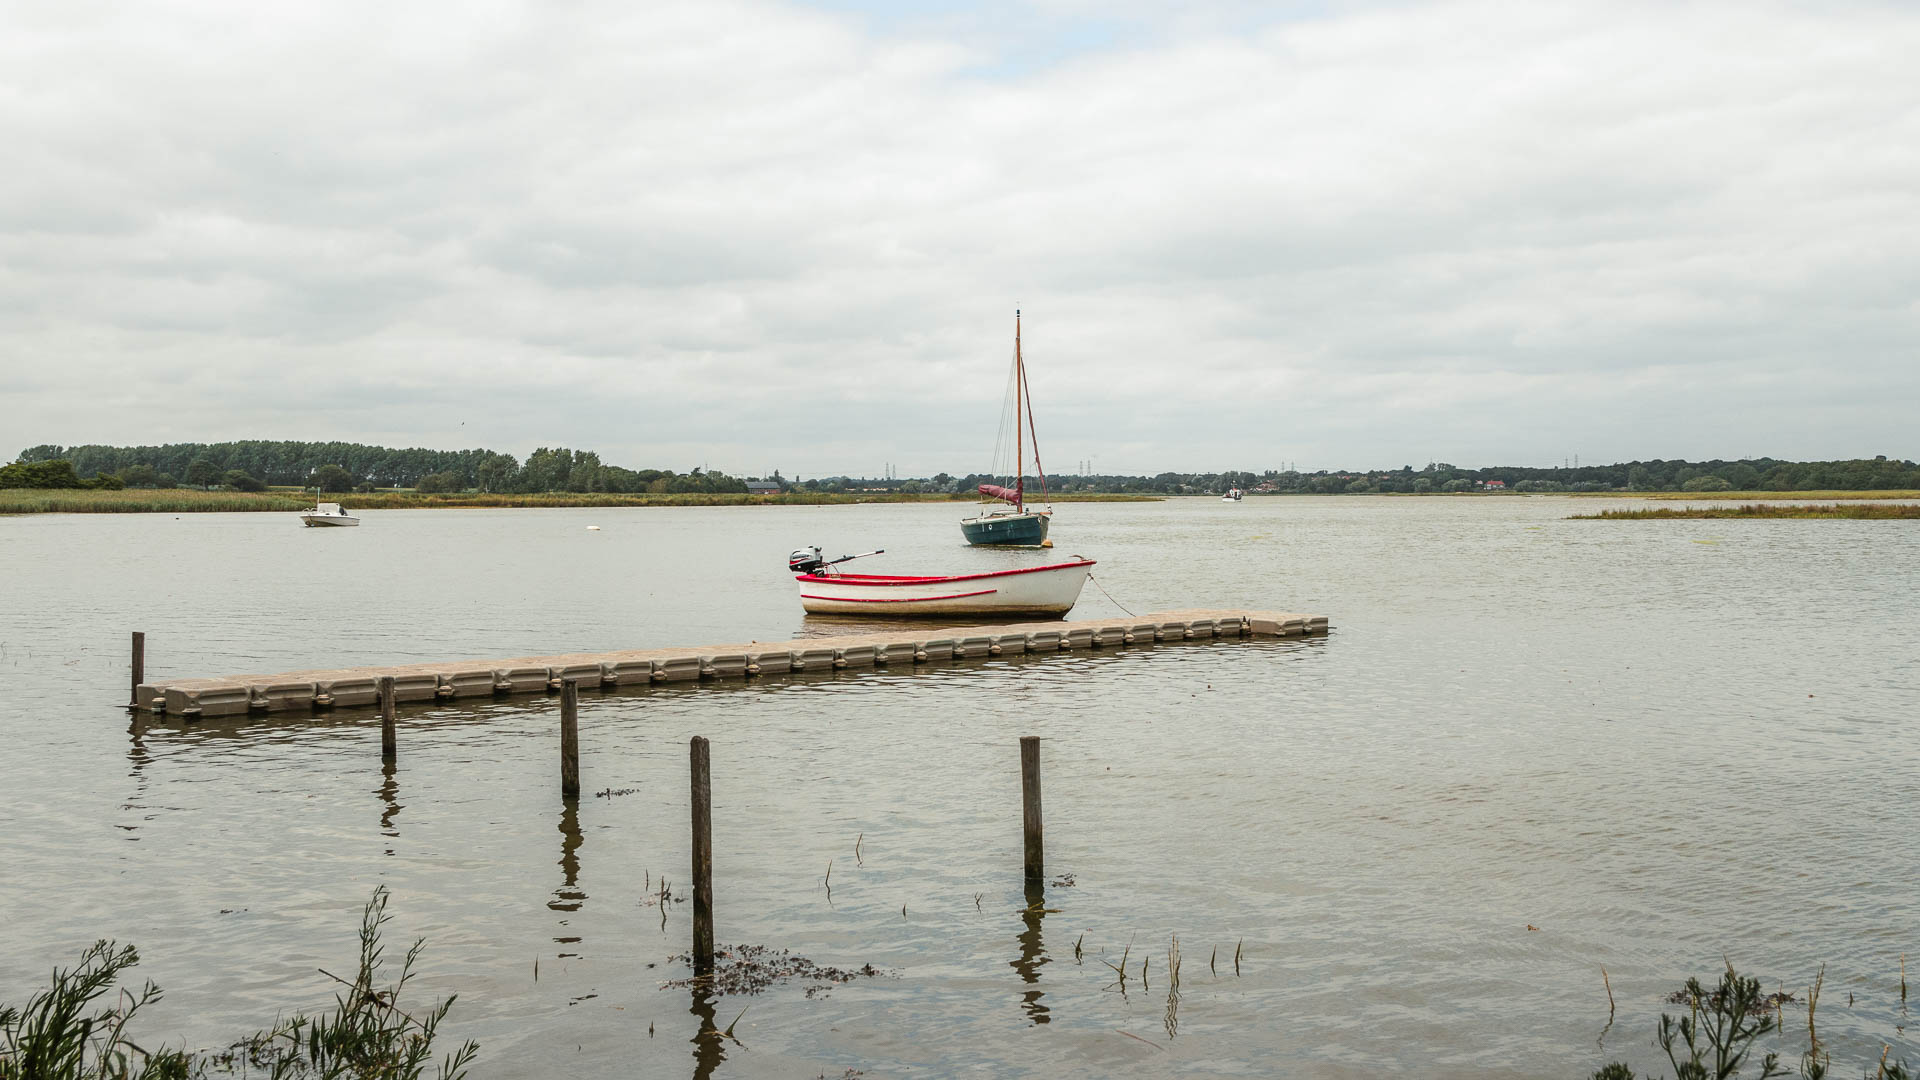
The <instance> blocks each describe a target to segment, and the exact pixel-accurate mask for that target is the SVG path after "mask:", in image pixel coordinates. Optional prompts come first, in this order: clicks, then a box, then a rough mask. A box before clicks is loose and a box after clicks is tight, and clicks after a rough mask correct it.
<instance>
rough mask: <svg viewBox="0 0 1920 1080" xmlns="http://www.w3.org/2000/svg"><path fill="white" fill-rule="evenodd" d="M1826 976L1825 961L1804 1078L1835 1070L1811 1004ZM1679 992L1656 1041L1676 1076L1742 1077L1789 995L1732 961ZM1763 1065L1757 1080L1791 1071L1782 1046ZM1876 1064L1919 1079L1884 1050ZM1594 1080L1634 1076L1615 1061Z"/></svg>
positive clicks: (1691, 1079)
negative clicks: (1714, 982)
mask: <svg viewBox="0 0 1920 1080" xmlns="http://www.w3.org/2000/svg"><path fill="white" fill-rule="evenodd" d="M1825 975H1826V968H1825V967H1824V966H1823V967H1822V968H1821V969H1820V976H1819V977H1817V978H1816V979H1815V980H1814V986H1813V987H1812V988H1811V989H1810V992H1809V994H1808V1003H1807V1038H1808V1041H1809V1046H1808V1049H1807V1052H1806V1053H1805V1054H1803V1055H1801V1057H1800V1068H1799V1070H1798V1072H1799V1076H1800V1077H1802V1080H1826V1078H1827V1077H1828V1075H1829V1073H1830V1070H1831V1069H1832V1061H1831V1060H1830V1059H1829V1057H1828V1055H1827V1053H1826V1051H1825V1050H1824V1049H1822V1047H1821V1044H1820V1042H1819V1040H1818V1039H1817V1038H1816V1037H1815V1036H1814V1034H1813V1003H1814V1001H1816V1000H1817V999H1818V998H1819V995H1820V991H1819V986H1820V983H1822V982H1824V981H1825ZM1677 997H1678V998H1681V999H1684V1001H1685V1003H1686V1006H1687V1013H1686V1015H1684V1016H1678V1017H1675V1016H1668V1015H1665V1014H1662V1015H1661V1017H1660V1028H1659V1031H1658V1033H1657V1035H1656V1036H1655V1038H1654V1044H1655V1045H1657V1046H1659V1047H1660V1049H1661V1050H1663V1051H1664V1052H1665V1053H1666V1055H1667V1062H1668V1064H1670V1065H1672V1066H1673V1075H1674V1080H1709V1078H1711V1080H1734V1078H1736V1077H1740V1076H1743V1075H1745V1073H1744V1070H1745V1068H1746V1065H1747V1062H1748V1057H1749V1056H1750V1055H1751V1054H1752V1053H1753V1051H1754V1048H1755V1043H1757V1042H1758V1041H1759V1039H1760V1038H1761V1037H1762V1036H1764V1035H1767V1034H1769V1033H1777V1032H1779V1031H1780V1018H1779V1014H1778V1010H1779V1009H1781V1008H1783V1007H1784V1006H1785V995H1779V996H1776V997H1775V998H1773V999H1772V1000H1771V1001H1770V1000H1769V999H1768V997H1767V996H1766V995H1764V994H1762V993H1761V992H1760V980H1759V979H1755V978H1748V977H1744V976H1742V975H1740V974H1739V973H1738V972H1736V971H1734V969H1733V965H1732V964H1728V965H1727V970H1726V971H1725V973H1723V974H1722V975H1721V976H1720V984H1719V986H1717V987H1715V988H1714V989H1713V990H1711V991H1709V990H1708V989H1707V988H1706V987H1705V986H1702V985H1701V983H1700V980H1699V979H1688V980H1687V985H1686V988H1685V989H1684V990H1683V991H1682V992H1681V993H1680V994H1679V995H1677ZM1759 1065H1760V1071H1759V1072H1758V1073H1756V1074H1754V1075H1755V1076H1756V1077H1758V1080H1767V1078H1769V1077H1776V1076H1788V1075H1792V1074H1790V1073H1788V1072H1787V1070H1786V1069H1784V1068H1782V1067H1781V1065H1780V1054H1779V1052H1778V1051H1768V1052H1767V1054H1766V1055H1765V1056H1764V1057H1762V1058H1761V1059H1760V1062H1759ZM1877 1065H1878V1069H1877V1071H1876V1072H1871V1073H1867V1074H1866V1075H1867V1076H1871V1077H1875V1078H1876V1080H1920V1078H1916V1075H1915V1073H1914V1071H1913V1069H1912V1067H1911V1066H1909V1065H1907V1064H1906V1063H1905V1062H1902V1061H1888V1060H1887V1052H1886V1051H1885V1050H1883V1051H1882V1052H1881V1055H1880V1060H1879V1061H1878V1063H1877ZM1592 1080H1634V1075H1633V1069H1632V1068H1631V1067H1629V1066H1628V1065H1627V1064H1626V1063H1625V1062H1620V1061H1616V1062H1613V1063H1611V1064H1608V1065H1606V1066H1604V1067H1603V1068H1601V1069H1600V1070H1599V1071H1597V1072H1595V1073H1594V1074H1593V1076H1592Z"/></svg>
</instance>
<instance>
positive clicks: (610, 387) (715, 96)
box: [0, 0, 1920, 476]
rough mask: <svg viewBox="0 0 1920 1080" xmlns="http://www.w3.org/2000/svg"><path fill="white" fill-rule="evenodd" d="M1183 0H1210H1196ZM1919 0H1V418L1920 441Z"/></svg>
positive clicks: (637, 459) (1277, 442) (71, 433)
mask: <svg viewBox="0 0 1920 1080" xmlns="http://www.w3.org/2000/svg"><path fill="white" fill-rule="evenodd" d="M1173 7H1178V8H1179V9H1180V13H1179V14H1178V15H1169V14H1167V13H1166V12H1165V10H1164V9H1168V8H1173ZM1916 56H1920V7H1915V6H1913V5H1890V4H1848V3H1818V4H1812V3H1809V4H1804V5H1795V4H1777V5H1775V4H1766V3H1756V2H1752V0H1741V2H1737V3H1730V4H1720V3H1697V4H1686V3H1657V4H1648V5H1645V6H1636V5H1633V4H1629V3H1622V2H1620V0H1598V2H1591V3H1582V2H1567V3H1546V4H1514V3H1457V4H1420V5H1398V4H1343V3H1337V2H1335V3H1325V2H1323V3H1297V4H1284V3H1280V4H1251V3H1222V4H1215V5H1208V4H1206V3H1185V4H1181V5H1166V4H1160V3H1151V4H1149V3H1139V4H1134V3H1130V2H1129V0H1100V2H1099V3H1094V2H1091V0H1085V2H1083V0H1036V2H1033V3H1016V2H988V3H978V4H960V3H948V2H928V3H919V4H904V5H903V4H896V3H887V2H884V0H872V2H849V0H834V2H827V3H818V4H812V5H808V4H791V3H754V2H734V0H699V2H697V3H689V4H675V3H672V2H664V0H648V2H646V3H633V2H631V0H609V2H601V0H548V2H543V3H526V4H522V3H508V2H489V0H462V2H460V3H432V2H411V3H404V4H396V3H392V2H391V0H377V2H367V0H329V2H327V3H310V4H272V3H268V4H263V3H260V2H258V0H194V2H185V0H156V2H151V3H125V2H122V0H54V2H38V0H26V2H24V3H23V2H21V0H0V400H4V415H3V416H0V454H8V455H10V454H12V453H15V452H17V451H18V450H20V449H22V448H24V447H26V446H29V445H33V444H38V443H47V442H50V443H62V444H76V443H84V442H104V443H118V444H125V443H157V442H177V441H216V440H224V439H234V438H299V439H349V440H357V441H364V442H374V443H384V444H388V445H396V446H413V445H420V446H431V447H441V448H458V447H467V446H488V447H492V448H495V449H499V450H505V451H508V452H510V453H514V454H517V455H524V454H525V453H526V452H527V451H528V450H530V449H532V448H533V447H535V446H537V445H567V446H573V447H576V448H591V449H597V450H599V451H600V452H601V454H602V456H603V458H604V459H605V460H607V461H609V462H613V463H618V464H626V465H629V466H632V467H636V468H637V467H646V466H653V467H672V468H676V469H681V470H684V469H686V468H689V467H691V466H694V465H700V464H707V465H710V466H711V467H714V468H723V469H727V470H729V471H734V472H738V473H743V474H758V473H760V472H762V471H766V470H771V469H773V468H775V467H779V468H781V469H783V470H784V471H785V473H786V474H787V475H789V476H791V475H794V474H796V473H797V474H800V475H818V474H822V473H851V474H856V475H857V474H869V475H878V474H879V473H880V471H881V470H882V469H883V468H885V467H886V465H887V463H889V462H891V463H893V465H894V467H895V468H896V469H897V470H898V472H899V474H900V475H924V474H929V473H932V472H936V471H940V470H947V471H951V472H967V471H973V470H975V469H978V470H982V471H984V470H986V469H987V468H988V466H989V465H990V464H991V462H990V460H989V458H990V455H991V451H992V450H993V442H994V435H995V432H996V429H997V424H998V419H999V410H1000V402H1001V394H1002V390H1003V388H1004V385H1005V377H1006V366H1007V363H1008V361H1009V359H1010V358H1011V351H1012V335H1013V312H1014V309H1015V308H1016V307H1019V308H1021V309H1023V310H1024V311H1025V313H1026V324H1025V338H1026V354H1027V358H1028V362H1029V365H1030V375H1029V377H1030V379H1031V382H1032V387H1033V393H1034V397H1035V405H1034V409H1035V415H1036V419H1037V421H1038V423H1039V427H1040V436H1041V448H1042V451H1043V452H1044V454H1045V461H1046V464H1047V466H1048V469H1049V471H1051V472H1058V473H1065V472H1071V471H1074V470H1075V468H1076V466H1077V463H1078V462H1080V461H1083V460H1090V461H1091V462H1092V464H1093V467H1094V469H1095V470H1096V471H1100V472H1152V471H1159V470H1163V469H1177V470H1214V469H1223V468H1247V469H1264V468H1273V467H1280V466H1281V465H1282V464H1283V463H1286V462H1298V463H1299V464H1300V465H1301V466H1302V467H1304V468H1317V467H1334V466H1357V467H1382V466H1384V467H1398V466H1400V465H1403V464H1413V465H1415V466H1418V465H1421V464H1424V463H1425V462H1427V461H1429V460H1432V459H1439V460H1443V461H1451V462H1454V463H1456V464H1460V465H1489V464H1540V465H1544V464H1548V463H1555V464H1557V463H1559V462H1560V461H1561V460H1562V459H1564V458H1571V457H1572V456H1574V455H1576V454H1577V455H1579V457H1580V459H1581V460H1582V461H1583V462H1606V461H1614V460H1626V459H1630V458H1647V457H1692V458H1700V457H1737V456H1747V455H1770V456H1778V457H1823V458H1824V457H1851V456H1870V455H1873V454H1876V453H1884V454H1888V455H1890V456H1896V457H1915V456H1920V445H1916V443H1920V438H1917V437H1916V431H1920V423H1917V422H1916V406H1917V405H1920V355H1917V354H1920V349H1917V348H1916V346H1920V77H1917V76H1916V75H1915V73H1914V58H1915V57H1916Z"/></svg>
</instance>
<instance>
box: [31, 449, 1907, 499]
mask: <svg viewBox="0 0 1920 1080" xmlns="http://www.w3.org/2000/svg"><path fill="white" fill-rule="evenodd" d="M54 462H66V463H68V464H69V465H70V466H71V469H70V470H67V471H65V472H62V471H61V470H60V468H59V467H57V466H54V465H53V463H54ZM27 466H33V467H35V468H39V469H41V470H43V472H35V473H31V474H29V473H19V472H18V471H17V470H18V468H22V467H27ZM7 468H9V469H15V470H16V471H15V472H14V473H8V474H5V475H6V476H7V477H9V479H4V480H0V487H47V486H79V485H80V484H82V483H85V484H87V485H89V486H107V485H112V484H114V483H119V484H122V485H124V486H127V487H178V486H181V485H188V486H192V487H230V488H234V489H236V490H241V491H252V490H261V489H264V488H266V487H268V486H280V487H296V486H297V487H309V488H318V489H319V490H321V491H327V492H347V491H370V490H373V489H375V488H413V489H415V490H417V491H421V492H426V493H435V492H462V491H481V492H499V493H516V494H519V493H542V492H553V491H572V492H608V493H622V494H624V493H645V492H653V493H672V494H679V493H697V492H704V493H727V492H744V491H746V490H747V486H746V483H745V481H744V480H742V479H739V478H736V477H732V476H728V475H726V474H725V473H719V472H708V471H704V470H701V469H694V470H692V471H691V472H688V473H676V472H674V471H673V470H671V469H628V468H624V467H622V466H618V465H609V464H606V463H605V462H603V461H601V460H600V455H599V454H598V453H595V452H594V451H591V450H571V449H568V448H567V447H564V446H562V447H544V446H543V447H540V448H539V449H537V450H535V451H534V452H533V453H531V454H529V455H527V459H526V460H525V461H521V460H519V459H518V458H516V457H514V456H513V455H512V454H503V453H498V452H496V451H493V450H486V449H472V450H427V449H423V448H420V447H413V448H410V449H404V450H396V449H392V448H389V447H385V446H370V445H367V444H364V443H345V442H278V441H269V440H246V441H241V442H225V443H170V444H167V445H164V446H98V445H89V446H67V447H62V446H52V445H45V446H34V447H29V448H28V449H27V450H25V451H23V452H22V453H21V454H20V459H19V466H8V467H7ZM45 470H51V471H45ZM43 473H44V475H43ZM56 474H58V475H56ZM69 476H70V477H71V478H72V481H71V483H69V482H68V481H67V480H65V479H63V478H64V477H69ZM769 479H770V480H772V481H774V482H776V483H778V484H779V485H780V487H781V490H802V491H818V492H826V493H842V492H892V493H900V494H916V493H947V494H968V493H971V492H973V491H974V490H975V488H976V487H977V486H978V485H980V484H983V483H1003V482H1006V478H1005V477H999V476H990V475H985V474H978V473H976V474H972V475H967V476H955V475H952V474H949V473H944V472H943V473H938V474H936V475H934V476H931V477H917V478H906V479H902V478H893V477H889V478H885V479H870V478H866V477H851V476H832V477H815V478H812V479H808V480H804V481H789V480H786V479H784V478H782V477H781V476H780V475H779V474H778V473H776V474H774V475H773V476H772V477H770V478H769ZM1026 483H1027V490H1028V491H1029V492H1030V493H1031V494H1033V495H1034V496H1035V497H1039V496H1040V494H1041V492H1042V491H1043V490H1045V491H1046V492H1048V493H1057V494H1069V495H1070V494H1081V493H1086V494H1095V493H1102V494H1141V495H1202V494H1214V495H1217V494H1222V493H1224V492H1226V491H1227V490H1229V489H1231V488H1240V489H1241V490H1243V491H1246V492H1248V493H1249V494H1256V495H1259V494H1286V495H1298V494H1318V495H1329V494H1361V493H1368V492H1399V493H1407V494H1422V493H1427V492H1449V491H1480V490H1487V489H1488V488H1489V487H1490V486H1497V487H1504V488H1505V489H1507V490H1510V491H1522V492H1529V491H1542V492H1547V491H1590V492H1591V491H1716V490H1718V491H1727V490H1736V491H1871V490H1895V489H1900V490H1916V489H1920V466H1917V465H1915V464H1914V463H1913V462H1912V461H1904V460H1898V459H1894V460H1889V459H1888V458H1886V457H1885V456H1881V457H1875V458H1855V459H1849V460H1838V461H1785V460H1782V459H1778V458H1766V457H1761V458H1744V459H1741V460H1738V461H1727V460H1721V459H1714V460H1710V461H1687V460H1683V459H1673V460H1663V459H1653V460H1649V461H1627V462H1617V463H1614V464H1610V465H1580V466H1572V467H1562V468H1528V467H1523V466H1508V465H1496V466H1491V467H1488V468H1483V469H1464V468H1459V467H1457V466H1454V465H1451V464H1447V463H1445V462H1428V463H1427V464H1426V465H1425V466H1423V467H1420V468H1417V469H1416V468H1415V467H1414V466H1412V465H1406V466H1402V467H1401V468H1399V469H1371V470H1337V469H1321V470H1317V471H1312V472H1308V471H1302V470H1297V469H1285V470H1280V469H1268V470H1265V471H1263V472H1249V471H1233V470H1227V471H1222V472H1208V473H1176V472H1163V473H1158V474H1156V475H1153V476H1127V475H1114V474H1105V475H1078V474H1076V475H1067V476H1050V477H1047V478H1046V480H1045V481H1044V488H1043V483H1042V481H1041V479H1040V478H1039V477H1037V476H1034V477H1028V478H1027V482H1026Z"/></svg>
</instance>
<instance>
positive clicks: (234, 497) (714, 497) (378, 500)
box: [0, 488, 1160, 514]
mask: <svg viewBox="0 0 1920 1080" xmlns="http://www.w3.org/2000/svg"><path fill="white" fill-rule="evenodd" d="M314 498H315V497H314V496H313V495H310V494H300V493H296V492H286V491H267V492H261V493H258V494H249V493H247V492H244V491H197V490H194V489H192V488H166V489H162V490H157V491H146V490H137V489H128V490H124V491H78V490H74V491H67V490H43V489H39V488H9V489H5V490H0V514H183V513H194V512H218V513H233V512H243V511H249V510H258V511H275V512H281V513H284V512H288V511H296V510H304V509H306V508H307V507H310V506H312V505H313V504H314ZM320 498H323V499H325V500H326V501H328V502H338V503H340V504H342V505H344V506H346V507H348V508H349V509H350V510H438V509H456V508H476V507H479V508H485V507H498V508H508V509H537V508H553V507H591V506H760V505H763V504H764V505H770V506H828V505H844V504H851V503H903V502H955V503H959V502H972V501H974V499H973V497H972V496H959V495H944V494H942V495H901V494H883V493H878V492H876V493H872V494H852V493H848V494H839V495H832V494H823V493H818V492H790V493H788V494H785V495H747V494H744V493H740V494H733V493H729V494H711V493H705V492H688V493H683V494H679V495H665V494H662V495H653V494H635V495H616V494H606V493H600V494H595V493H591V492H587V493H576V492H566V491H553V492H546V493H542V494H532V495H508V494H487V493H481V492H468V493H466V494H460V495H422V494H419V493H418V492H412V491H375V492H369V493H367V494H364V495H351V494H336V495H324V496H321V497H320ZM1054 501H1055V502H1158V501H1160V500H1159V496H1155V495H1069V496H1061V497H1056V498H1055V500H1054Z"/></svg>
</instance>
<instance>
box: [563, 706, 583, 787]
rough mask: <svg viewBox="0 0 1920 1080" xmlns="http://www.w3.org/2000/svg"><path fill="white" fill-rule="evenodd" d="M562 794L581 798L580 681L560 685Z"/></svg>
mask: <svg viewBox="0 0 1920 1080" xmlns="http://www.w3.org/2000/svg"><path fill="white" fill-rule="evenodd" d="M560 794H561V796H562V797H563V798H568V799H577V798H579V797H580V681H579V680H578V679H568V680H566V681H565V682H563V683H561V684H560Z"/></svg>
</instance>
